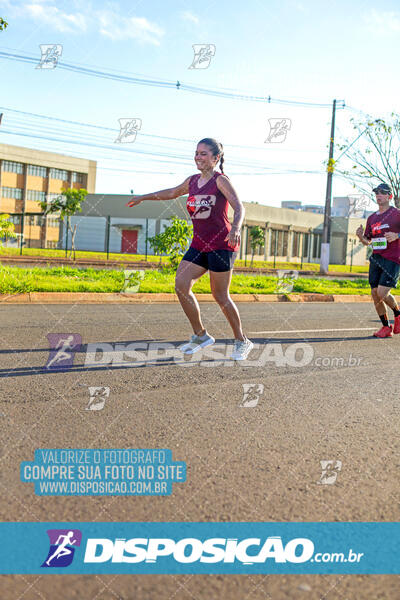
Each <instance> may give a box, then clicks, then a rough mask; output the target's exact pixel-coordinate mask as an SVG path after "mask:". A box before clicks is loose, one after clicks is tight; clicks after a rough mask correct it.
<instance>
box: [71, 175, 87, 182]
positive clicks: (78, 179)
mask: <svg viewBox="0 0 400 600" xmlns="http://www.w3.org/2000/svg"><path fill="white" fill-rule="evenodd" d="M85 177H86V174H85V173H72V181H73V182H74V183H80V184H81V185H83V184H84V183H85Z"/></svg>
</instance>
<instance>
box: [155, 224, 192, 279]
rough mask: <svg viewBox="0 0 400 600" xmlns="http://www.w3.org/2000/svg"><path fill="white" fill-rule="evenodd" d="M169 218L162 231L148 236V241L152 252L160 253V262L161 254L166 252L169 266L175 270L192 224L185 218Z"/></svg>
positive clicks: (190, 234) (184, 248)
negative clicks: (166, 225)
mask: <svg viewBox="0 0 400 600" xmlns="http://www.w3.org/2000/svg"><path fill="white" fill-rule="evenodd" d="M171 220H172V224H171V225H170V226H169V227H166V228H165V229H164V231H163V232H162V233H159V234H157V235H155V236H154V237H152V238H149V243H150V246H151V247H152V248H153V250H154V252H155V253H156V254H158V255H160V264H161V254H168V255H169V256H168V261H169V264H170V268H171V269H173V270H174V271H176V269H177V268H178V265H179V262H180V260H181V258H182V256H183V254H184V252H185V250H186V248H187V246H188V243H189V241H190V239H191V237H192V234H193V226H192V224H191V223H188V222H187V221H185V219H179V217H176V216H175V217H172V218H171Z"/></svg>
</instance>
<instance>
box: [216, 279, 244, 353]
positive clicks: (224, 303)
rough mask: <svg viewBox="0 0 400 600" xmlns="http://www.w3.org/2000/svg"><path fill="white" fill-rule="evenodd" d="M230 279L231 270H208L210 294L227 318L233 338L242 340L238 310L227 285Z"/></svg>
mask: <svg viewBox="0 0 400 600" xmlns="http://www.w3.org/2000/svg"><path fill="white" fill-rule="evenodd" d="M231 279H232V271H221V272H219V271H210V286H211V292H212V295H213V296H214V298H215V300H216V302H218V304H219V306H220V308H221V310H222V312H223V313H224V315H225V317H226V318H227V319H228V322H229V325H230V326H231V327H232V331H233V335H234V336H235V339H236V340H241V341H244V340H245V339H246V338H245V336H244V335H243V331H242V324H241V322H240V316H239V311H238V309H237V308H236V305H235V304H234V303H233V302H232V299H231V297H230V295H229V285H230V283H231Z"/></svg>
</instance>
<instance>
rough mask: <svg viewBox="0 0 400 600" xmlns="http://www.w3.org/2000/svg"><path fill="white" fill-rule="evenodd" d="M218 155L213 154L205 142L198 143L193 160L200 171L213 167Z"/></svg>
mask: <svg viewBox="0 0 400 600" xmlns="http://www.w3.org/2000/svg"><path fill="white" fill-rule="evenodd" d="M218 159H219V155H217V156H213V153H212V150H211V148H210V147H209V146H207V144H198V145H197V148H196V154H195V155H194V161H195V163H196V166H197V168H198V169H199V170H200V171H203V170H207V169H213V168H214V167H215V165H216V164H217V162H218Z"/></svg>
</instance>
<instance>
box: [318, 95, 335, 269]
mask: <svg viewBox="0 0 400 600" xmlns="http://www.w3.org/2000/svg"><path fill="white" fill-rule="evenodd" d="M335 116H336V100H334V101H333V106H332V123H331V139H330V143H329V161H328V169H327V170H328V177H327V181H326V197H325V213H324V229H323V232H322V244H321V262H320V268H319V271H320V273H323V274H324V275H326V274H327V273H328V270H329V246H330V241H331V200H332V178H333V148H334V145H335V141H334V140H335Z"/></svg>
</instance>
